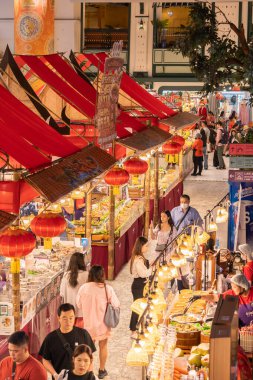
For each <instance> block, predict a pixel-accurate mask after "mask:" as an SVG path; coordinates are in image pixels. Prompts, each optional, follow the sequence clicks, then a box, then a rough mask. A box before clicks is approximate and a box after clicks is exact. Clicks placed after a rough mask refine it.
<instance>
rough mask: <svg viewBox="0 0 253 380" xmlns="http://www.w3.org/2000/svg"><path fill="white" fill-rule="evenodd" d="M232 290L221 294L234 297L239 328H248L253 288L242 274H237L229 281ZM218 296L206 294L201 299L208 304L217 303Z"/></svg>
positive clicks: (251, 313)
mask: <svg viewBox="0 0 253 380" xmlns="http://www.w3.org/2000/svg"><path fill="white" fill-rule="evenodd" d="M231 287H232V289H230V290H227V291H226V292H224V293H222V295H223V297H224V298H225V297H226V296H236V297H238V301H239V308H238V317H239V327H243V326H249V325H250V323H251V322H252V323H253V287H251V286H250V283H249V281H248V280H247V278H246V277H245V276H244V275H243V274H237V275H235V276H234V277H232V279H231ZM219 296H220V295H219V294H208V295H204V296H202V297H201V298H203V299H205V300H206V301H210V302H218V299H219Z"/></svg>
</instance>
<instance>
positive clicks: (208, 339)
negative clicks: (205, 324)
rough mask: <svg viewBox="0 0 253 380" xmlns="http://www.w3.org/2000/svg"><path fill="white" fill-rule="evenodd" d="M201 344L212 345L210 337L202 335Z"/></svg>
mask: <svg viewBox="0 0 253 380" xmlns="http://www.w3.org/2000/svg"><path fill="white" fill-rule="evenodd" d="M200 343H210V335H206V334H203V333H201V334H200Z"/></svg>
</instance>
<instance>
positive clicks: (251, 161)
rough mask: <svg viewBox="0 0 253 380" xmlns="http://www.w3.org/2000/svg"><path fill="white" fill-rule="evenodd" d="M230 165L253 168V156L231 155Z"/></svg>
mask: <svg viewBox="0 0 253 380" xmlns="http://www.w3.org/2000/svg"><path fill="white" fill-rule="evenodd" d="M229 167H230V168H231V169H253V156H251V157H250V156H230V157H229Z"/></svg>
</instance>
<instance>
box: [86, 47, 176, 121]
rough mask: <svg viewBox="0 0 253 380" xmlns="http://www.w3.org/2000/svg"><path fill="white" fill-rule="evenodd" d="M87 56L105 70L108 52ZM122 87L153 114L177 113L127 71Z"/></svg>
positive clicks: (165, 115) (165, 116)
mask: <svg viewBox="0 0 253 380" xmlns="http://www.w3.org/2000/svg"><path fill="white" fill-rule="evenodd" d="M85 57H87V58H88V59H89V61H90V62H92V64H93V65H94V66H96V67H97V68H98V67H99V68H100V70H101V71H102V70H104V62H105V59H106V57H107V55H106V53H97V54H85ZM120 87H121V89H122V90H123V91H124V92H126V93H127V94H128V95H129V96H131V98H133V99H134V100H135V101H136V102H138V103H139V104H141V105H142V106H143V107H144V108H146V109H147V110H148V111H150V112H152V114H153V115H157V116H158V117H160V118H161V119H163V118H167V117H168V116H173V115H176V112H175V111H173V110H172V109H171V108H169V107H167V106H166V105H165V104H163V103H162V102H160V101H159V100H158V99H156V98H155V97H154V96H152V95H151V94H149V93H148V92H147V91H146V90H145V89H144V88H142V87H141V86H140V85H139V84H138V83H136V82H135V80H134V79H132V78H131V77H130V76H129V75H127V74H126V73H123V76H122V80H121V86H120Z"/></svg>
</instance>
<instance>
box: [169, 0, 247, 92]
mask: <svg viewBox="0 0 253 380" xmlns="http://www.w3.org/2000/svg"><path fill="white" fill-rule="evenodd" d="M217 13H223V12H221V10H220V9H219V8H218V7H217V6H215V7H213V5H212V3H209V2H207V3H205V4H203V3H200V2H196V3H194V4H192V5H191V6H190V20H189V23H188V24H187V25H182V30H183V33H184V37H183V38H179V39H178V42H177V44H176V48H175V51H178V52H181V53H182V55H183V56H184V57H188V58H189V61H190V66H191V70H192V72H193V73H194V74H195V76H196V77H197V79H198V80H200V81H202V82H204V87H203V89H202V90H203V92H204V93H206V94H207V93H209V92H213V91H217V90H219V89H220V88H221V87H222V86H224V85H228V84H229V85H231V86H233V85H235V84H239V85H240V87H241V88H242V89H243V90H247V91H249V92H250V93H251V96H252V97H253V46H252V44H251V43H247V41H246V38H245V33H244V28H243V25H241V26H240V27H239V28H237V27H236V26H235V25H234V24H233V23H232V22H230V21H229V20H228V19H227V17H226V15H225V14H223V16H224V20H225V21H224V24H227V25H229V27H230V31H233V32H235V33H236V35H237V36H238V40H239V43H238V44H237V43H235V42H234V41H233V40H232V39H231V38H230V33H227V35H226V34H224V35H222V36H220V34H219V33H218V30H219V27H221V28H222V27H223V28H224V26H223V25H221V26H220V24H219V23H218V21H217V17H216V14H217Z"/></svg>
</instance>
